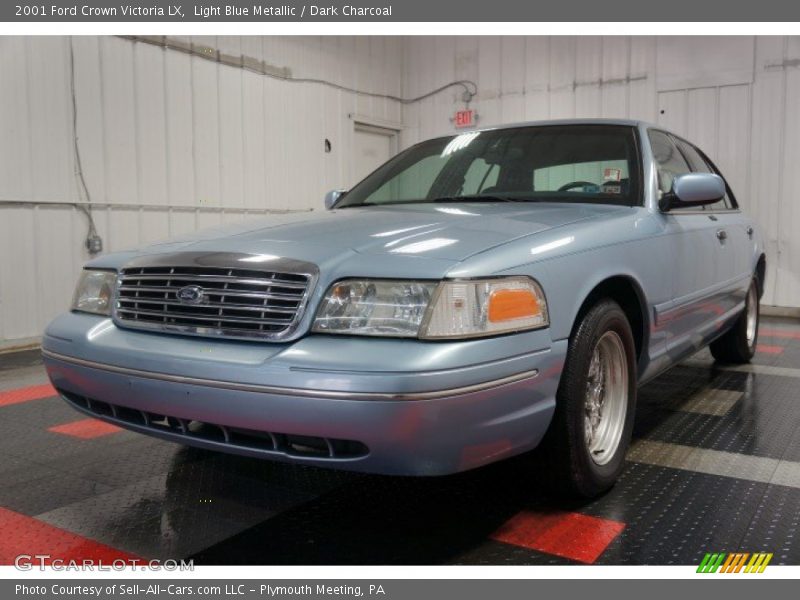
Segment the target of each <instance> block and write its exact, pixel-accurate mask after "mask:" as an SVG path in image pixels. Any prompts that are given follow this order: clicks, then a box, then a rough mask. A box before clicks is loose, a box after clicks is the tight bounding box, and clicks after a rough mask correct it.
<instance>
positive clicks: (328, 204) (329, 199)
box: [325, 190, 346, 210]
mask: <svg viewBox="0 0 800 600" xmlns="http://www.w3.org/2000/svg"><path fill="white" fill-rule="evenodd" d="M345 193H346V191H345V190H331V191H330V192H328V193H327V194H325V208H326V209H327V210H330V209H332V208H333V205H334V204H336V203H337V202H338V201H339V198H341V197H342V196H344V195H345Z"/></svg>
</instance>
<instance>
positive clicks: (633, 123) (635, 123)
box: [470, 119, 665, 131]
mask: <svg viewBox="0 0 800 600" xmlns="http://www.w3.org/2000/svg"><path fill="white" fill-rule="evenodd" d="M542 125H625V126H628V127H653V128H657V129H662V130H665V129H664V127H661V126H659V125H656V124H654V123H649V122H647V121H642V120H639V119H546V120H541V121H522V122H519V123H504V124H502V125H492V126H489V127H480V128H478V129H472V130H470V131H493V130H496V129H513V128H515V127H532V126H542Z"/></svg>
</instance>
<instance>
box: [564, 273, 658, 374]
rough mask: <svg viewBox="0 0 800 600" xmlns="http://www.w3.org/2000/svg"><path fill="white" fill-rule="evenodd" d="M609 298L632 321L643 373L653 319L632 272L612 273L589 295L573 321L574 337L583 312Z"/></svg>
mask: <svg viewBox="0 0 800 600" xmlns="http://www.w3.org/2000/svg"><path fill="white" fill-rule="evenodd" d="M603 298H609V299H611V300H613V301H614V302H616V303H617V304H619V306H620V308H622V311H623V312H624V313H625V316H626V317H627V318H628V323H630V326H631V331H632V333H633V341H634V344H635V346H636V364H637V370H638V372H639V375H641V374H642V372H643V370H644V368H645V367H646V363H647V356H648V353H647V348H648V347H649V343H650V336H649V331H650V320H649V318H648V311H647V301H646V299H645V295H644V292H643V291H642V287H641V285H639V282H637V281H636V280H635V279H634V278H633V277H631V276H630V275H622V274H620V275H612V276H609V277H606V278H605V279H603V280H602V281H599V282H598V283H596V284H595V285H594V287H592V289H591V290H590V291H589V292H588V293H587V294H586V295H585V297H584V299H583V301H582V302H581V304H580V307H579V308H578V311H577V313H576V314H575V318H574V319H573V323H572V331H571V332H570V337H572V333H574V331H575V328H576V327H577V326H578V323H580V320H581V318H582V317H583V315H585V314H586V312H587V311H589V309H591V307H592V306H594V305H595V304H596V303H597V302H598V301H599V300H601V299H603Z"/></svg>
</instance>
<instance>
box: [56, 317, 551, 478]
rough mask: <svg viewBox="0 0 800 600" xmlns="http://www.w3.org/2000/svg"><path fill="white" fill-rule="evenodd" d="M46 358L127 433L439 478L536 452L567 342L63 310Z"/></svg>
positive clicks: (532, 336)
mask: <svg viewBox="0 0 800 600" xmlns="http://www.w3.org/2000/svg"><path fill="white" fill-rule="evenodd" d="M43 350H44V360H45V365H46V367H47V372H48V374H49V376H50V379H51V380H52V382H53V385H54V386H55V387H56V388H57V389H58V390H59V392H60V393H61V394H62V396H63V397H64V398H65V399H66V400H68V401H69V402H70V403H71V404H72V405H73V406H75V407H76V408H78V409H79V410H82V411H84V412H87V413H89V414H92V415H93V416H97V417H99V418H101V419H104V420H106V421H109V422H113V423H116V424H119V425H121V426H123V427H126V428H129V429H132V430H136V431H140V432H142V433H147V434H151V435H155V436H158V437H161V438H164V439H169V440H172V441H178V442H181V443H185V444H188V445H194V446H200V447H206V448H211V449H215V450H222V451H227V452H233V453H238V454H244V455H250V456H259V457H263V458H269V459H273V460H281V461H293V462H299V463H303V464H312V465H318V466H329V467H340V468H346V469H350V470H357V471H366V472H377V473H385V474H394V475H440V474H446V473H452V472H457V471H462V470H466V469H471V468H474V467H478V466H481V465H483V464H487V463H490V462H493V461H496V460H499V459H502V458H505V457H508V456H512V455H514V454H518V453H521V452H524V451H526V450H529V449H531V448H533V447H535V446H536V445H537V444H538V443H539V441H540V440H541V438H542V436H543V435H544V432H545V431H546V429H547V427H548V425H549V423H550V419H551V417H552V413H553V410H554V407H555V392H556V389H557V386H558V381H559V377H560V374H561V367H562V364H563V360H564V355H565V352H566V343H564V342H556V343H553V342H551V341H550V340H549V335H548V334H547V332H545V331H536V332H529V333H525V334H519V335H515V336H505V337H503V338H489V339H483V340H475V341H469V342H455V343H441V342H420V341H415V340H379V339H365V338H341V337H336V336H323V335H319V336H308V337H306V338H303V339H301V340H298V341H296V342H294V343H291V344H258V343H252V342H242V343H236V342H225V341H216V340H198V339H191V338H182V337H177V336H166V335H158V334H151V333H143V332H136V331H129V330H124V329H120V328H117V327H116V326H114V325H113V323H111V322H110V321H109V320H108V319H103V318H98V317H92V316H89V315H80V314H68V315H63V316H62V317H59V318H58V319H57V320H56V321H54V322H53V323H52V324H51V325H50V327H49V328H48V330H47V332H46V334H45V337H44V341H43ZM158 417H169V418H168V419H161V421H160V422H159V420H158ZM197 423H203V424H206V426H207V427H201V428H197V427H195V426H196V425H197ZM209 428H210V429H211V430H212V431H213V435H212V434H208V431H209ZM298 439H299V440H300V442H301V443H300V444H299V446H300V447H304V446H306V447H312V449H313V447H316V449H317V450H319V447H318V446H315V442H314V441H315V440H317V441H318V440H323V441H324V443H325V444H327V448H328V450H330V451H329V452H325V451H324V450H325V448H326V446H324V445H323V446H322V451H321V452H319V451H315V452H301V451H299V450H298V444H296V443H293V440H298Z"/></svg>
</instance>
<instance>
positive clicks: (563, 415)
mask: <svg viewBox="0 0 800 600" xmlns="http://www.w3.org/2000/svg"><path fill="white" fill-rule="evenodd" d="M635 356H636V351H635V344H634V341H633V334H632V332H631V327H630V324H629V323H628V320H627V318H626V316H625V313H624V312H623V311H622V309H621V308H620V307H619V305H618V304H617V303H616V302H614V301H612V300H602V301H600V302H598V303H597V304H596V305H595V306H593V307H592V308H591V309H590V310H589V311H588V312H587V313H586V314H585V315H584V316H583V318H582V319H581V321H580V323H579V324H578V326H577V327H576V328H575V331H574V333H573V335H572V338H571V339H570V342H569V349H568V351H567V359H566V363H565V365H564V371H563V373H562V375H561V383H560V385H559V388H558V393H557V396H556V412H555V415H554V417H553V422H552V423H551V425H550V429H549V430H548V432H547V434H546V435H545V439H544V440H543V442H542V447H541V450H540V456H541V457H542V458H543V459H544V460H543V461H542V466H543V467H544V468H545V469H547V470H548V472H549V475H550V478H551V480H552V483H553V484H554V485H555V487H557V488H558V489H560V490H562V491H566V492H568V493H569V494H570V495H577V496H583V497H593V496H597V495H599V494H601V493H603V492H605V491H606V490H608V489H609V488H611V487H612V486H613V485H614V483H615V482H616V480H617V478H618V477H619V474H620V473H621V471H622V468H623V466H624V460H625V452H626V451H627V449H628V446H629V444H630V439H631V432H632V429H633V416H634V408H635V405H636V360H635Z"/></svg>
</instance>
